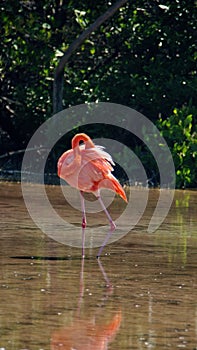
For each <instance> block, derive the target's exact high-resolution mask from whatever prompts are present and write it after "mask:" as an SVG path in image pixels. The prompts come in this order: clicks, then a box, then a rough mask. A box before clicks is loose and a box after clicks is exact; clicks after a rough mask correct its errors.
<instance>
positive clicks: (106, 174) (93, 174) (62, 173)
mask: <svg viewBox="0 0 197 350" xmlns="http://www.w3.org/2000/svg"><path fill="white" fill-rule="evenodd" d="M81 141H82V142H83V144H80V142H81ZM114 165H115V164H114V162H113V159H112V157H111V155H110V154H109V153H107V152H105V151H104V147H102V146H98V145H95V144H94V142H93V141H92V140H91V138H90V137H89V136H88V135H86V134H84V133H80V134H76V135H75V136H74V137H73V139H72V148H71V149H70V150H68V151H66V152H64V153H63V154H62V155H61V156H60V158H59V160H58V164H57V172H58V176H59V177H60V178H62V179H63V180H65V181H66V182H67V183H68V184H69V185H70V186H72V187H74V188H77V189H78V190H79V191H80V197H81V209H82V257H84V256H85V255H84V246H85V228H86V225H87V221H86V213H85V200H84V192H92V193H93V194H94V195H95V196H96V198H97V199H98V201H99V202H100V204H101V207H102V209H103V210H104V212H105V214H106V216H107V218H108V220H109V223H110V231H109V233H108V235H107V236H106V238H105V240H104V242H103V244H102V246H101V247H100V249H99V252H98V255H97V258H99V257H100V255H101V252H102V250H103V248H104V246H105V245H106V243H107V241H108V239H109V237H110V235H111V233H112V232H113V231H114V230H115V228H116V225H115V223H114V221H113V220H112V218H111V216H110V214H109V212H108V210H107V208H106V207H105V205H104V203H103V201H102V198H101V195H100V189H101V188H107V189H109V190H112V191H113V192H115V193H117V194H118V195H120V197H122V199H123V200H124V201H125V202H127V197H126V194H125V191H124V189H123V188H122V186H121V185H120V183H119V181H118V180H117V179H116V178H115V177H114V176H113V175H112V173H111V172H112V171H113V170H114V169H113V166H114Z"/></svg>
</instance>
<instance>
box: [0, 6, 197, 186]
mask: <svg viewBox="0 0 197 350" xmlns="http://www.w3.org/2000/svg"><path fill="white" fill-rule="evenodd" d="M115 2H116V0H113V1H111V3H112V4H114V3H115ZM108 8H109V2H107V1H103V0H97V1H96V2H93V1H92V2H88V1H81V0H80V1H79V0H78V1H77V0H69V1H67V0H62V1H54V0H40V1H26V0H24V1H22V0H20V1H15V0H9V1H5V0H3V1H2V2H1V5H0V10H1V11H0V21H1V29H0V30H1V41H0V80H1V95H0V101H1V105H2V108H1V112H0V127H1V128H2V129H3V130H4V131H5V132H7V133H8V135H9V137H10V138H11V140H12V145H14V147H15V148H24V146H25V145H26V144H27V142H28V140H29V138H30V137H31V135H32V134H33V132H34V131H35V130H36V128H37V127H38V126H39V125H40V124H41V123H42V122H43V121H44V120H45V119H47V118H49V117H50V116H51V114H52V83H53V76H54V70H55V67H56V66H57V64H58V62H59V60H60V58H61V56H62V55H63V54H64V52H65V51H66V49H67V48H68V47H69V46H70V44H72V42H73V41H74V40H75V39H76V38H77V37H78V36H79V34H81V32H82V31H83V30H85V29H86V28H87V27H88V26H89V25H90V24H91V23H93V22H94V21H95V20H96V19H97V18H98V16H100V15H101V14H103V13H104V12H105V11H106V10H107V9H108ZM195 34H196V12H195V4H194V0H166V1H165V5H161V4H160V3H159V2H157V1H152V2H150V1H149V2H147V1H146V0H136V1H135V2H132V1H128V3H127V4H126V5H125V6H124V7H122V8H121V9H120V10H119V11H117V13H116V14H115V15H114V16H113V17H112V18H111V19H110V20H108V21H106V22H105V23H104V24H103V25H102V26H101V27H100V28H99V29H98V30H97V31H96V32H95V33H92V35H91V36H90V37H89V39H88V40H85V41H84V43H83V44H82V45H81V47H80V49H79V50H78V51H77V52H76V53H75V54H74V55H72V56H71V58H70V60H69V63H68V65H67V66H66V67H65V88H64V106H65V108H66V107H68V106H74V105H77V104H80V103H87V102H95V101H103V102H114V103H120V104H123V105H126V106H130V107H132V108H135V109H136V110H138V111H139V112H142V113H143V114H144V115H145V116H146V117H148V118H150V119H151V120H152V121H153V122H154V123H156V124H157V125H158V126H159V127H160V129H161V131H162V133H163V135H164V137H165V138H166V140H167V141H168V143H169V145H170V147H171V150H172V152H173V157H174V160H175V165H176V171H177V186H178V187H182V186H188V185H189V186H196V182H195V181H196V180H195V179H196V177H195V171H194V164H196V156H195V154H196V153H195V152H196V151H195V147H196V146H195V145H196V144H195V132H196V130H194V123H195V113H194V112H193V110H194V106H196V105H197V104H196V86H197V78H196V60H197V55H196V45H195V40H194V38H195ZM183 105H185V106H190V110H188V112H187V111H186V107H184V108H185V109H184V108H182V106H183ZM176 113H177V114H176ZM191 118H192V119H191ZM180 121H181V122H180ZM120 123H121V120H120ZM95 133H97V130H96V128H95ZM115 135H116V133H114V134H113V131H111V137H112V138H113V137H114V136H115ZM0 146H1V145H0ZM130 147H131V148H132V149H133V150H134V151H135V152H136V153H137V154H138V155H140V157H141V159H143V164H144V165H146V164H147V167H148V168H149V169H150V167H152V168H153V169H152V172H153V173H154V174H156V173H157V169H156V166H155V162H154V160H152V159H151V157H150V155H149V154H148V151H147V150H146V149H145V147H144V146H142V145H141V144H139V143H138V142H134V144H132V145H130ZM4 149H5V147H4ZM125 161H127V160H126V155H125ZM150 176H151V174H150Z"/></svg>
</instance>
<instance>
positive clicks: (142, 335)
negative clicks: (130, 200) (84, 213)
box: [0, 183, 197, 350]
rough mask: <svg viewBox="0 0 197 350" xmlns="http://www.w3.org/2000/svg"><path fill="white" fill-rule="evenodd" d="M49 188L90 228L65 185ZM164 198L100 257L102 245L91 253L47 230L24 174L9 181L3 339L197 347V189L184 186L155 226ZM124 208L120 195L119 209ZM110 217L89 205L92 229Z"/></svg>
mask: <svg viewBox="0 0 197 350" xmlns="http://www.w3.org/2000/svg"><path fill="white" fill-rule="evenodd" d="M34 186H36V185H34ZM134 192H135V190H134ZM47 194H48V196H49V198H50V201H51V202H52V203H53V205H54V207H55V208H56V210H57V211H59V213H60V214H61V216H62V217H64V215H65V216H66V215H67V217H69V220H70V222H72V223H74V225H75V226H76V230H78V233H79V235H81V228H80V222H81V217H80V213H79V212H77V211H76V210H74V209H73V210H72V208H71V207H70V206H68V204H66V203H65V201H64V199H63V198H62V196H61V194H60V188H58V187H55V186H54V187H52V186H48V187H47ZM135 194H136V196H137V192H135ZM157 198H158V191H157V190H151V191H150V193H149V201H148V205H147V208H146V210H145V212H144V214H143V216H142V218H141V219H140V221H139V222H138V223H137V225H136V226H135V227H134V229H133V230H131V231H130V232H129V233H128V234H127V235H125V236H124V237H123V238H122V239H120V240H118V241H116V242H114V243H112V244H110V245H107V246H106V248H105V249H104V252H103V255H102V257H101V259H100V264H99V261H98V260H97V259H96V254H97V251H98V248H87V249H86V258H85V260H82V259H81V250H80V249H78V248H75V247H70V246H66V245H64V244H61V243H58V242H56V241H54V240H52V239H51V238H50V237H48V236H47V235H46V234H44V233H43V232H42V231H41V230H40V229H39V228H37V226H36V225H35V224H34V222H33V221H32V219H31V217H30V216H29V214H28V211H27V209H26V207H25V205H24V200H23V197H22V192H21V186H20V184H12V183H1V186H0V218H1V220H0V244H1V251H0V264H1V269H0V349H1V350H2V349H6V350H9V349H17V350H19V349H20V350H22V349H29V350H34V349H35V350H40V349H52V350H57V349H62V350H65V349H70V350H71V349H72V350H74V349H75V350H82V349H86V350H90V349H92V350H106V349H113V350H117V349H122V350H126V349H137V350H144V349H182V348H183V349H189V350H194V349H197V298H196V295H197V293H196V290H197V285H196V284H197V270H196V267H197V230H196V227H197V215H196V208H197V192H196V191H176V193H175V199H174V201H173V205H172V207H171V210H170V212H169V214H168V215H167V217H166V219H165V221H164V222H163V224H162V225H161V226H160V227H159V229H158V230H157V231H156V232H155V233H152V234H148V233H147V226H148V223H149V221H150V218H151V216H152V213H153V209H154V207H155V203H156V200H157ZM122 208H124V203H122V201H121V200H119V199H116V200H115V201H114V203H113V205H112V206H111V207H110V213H111V214H112V216H114V217H116V216H117V212H119V211H120V210H123V209H122ZM102 220H103V222H105V219H104V216H102V213H101V214H99V215H96V216H95V215H93V214H92V215H91V214H89V215H88V224H89V225H90V226H91V227H92V230H94V227H95V229H96V228H98V226H99V225H100V226H101V225H102V223H103V222H102ZM105 224H106V222H105ZM127 224H128V222H125V225H127Z"/></svg>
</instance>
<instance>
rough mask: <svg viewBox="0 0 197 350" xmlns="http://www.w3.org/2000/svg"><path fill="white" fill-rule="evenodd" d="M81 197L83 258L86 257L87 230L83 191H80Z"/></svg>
mask: <svg viewBox="0 0 197 350" xmlns="http://www.w3.org/2000/svg"><path fill="white" fill-rule="evenodd" d="M80 197H81V210H82V224H81V226H82V258H84V257H85V228H86V213H85V200H84V196H83V191H80Z"/></svg>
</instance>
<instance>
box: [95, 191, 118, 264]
mask: <svg viewBox="0 0 197 350" xmlns="http://www.w3.org/2000/svg"><path fill="white" fill-rule="evenodd" d="M97 199H98V200H99V202H100V204H101V206H102V208H103V210H104V212H105V214H106V216H107V218H108V220H109V223H110V230H109V232H108V234H107V236H106V237H105V240H104V242H103V244H102V246H101V247H100V249H99V252H98V254H97V258H99V257H100V255H101V253H102V251H103V248H104V247H105V245H106V244H107V242H108V240H109V238H110V237H111V234H112V232H113V231H114V230H115V228H116V224H115V223H114V222H113V220H112V218H111V216H110V214H109V212H108V210H107V208H106V207H105V204H104V203H103V201H102V199H101V197H100V196H97Z"/></svg>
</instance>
